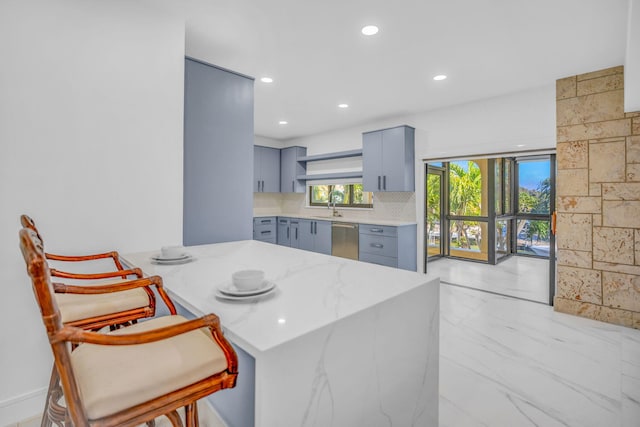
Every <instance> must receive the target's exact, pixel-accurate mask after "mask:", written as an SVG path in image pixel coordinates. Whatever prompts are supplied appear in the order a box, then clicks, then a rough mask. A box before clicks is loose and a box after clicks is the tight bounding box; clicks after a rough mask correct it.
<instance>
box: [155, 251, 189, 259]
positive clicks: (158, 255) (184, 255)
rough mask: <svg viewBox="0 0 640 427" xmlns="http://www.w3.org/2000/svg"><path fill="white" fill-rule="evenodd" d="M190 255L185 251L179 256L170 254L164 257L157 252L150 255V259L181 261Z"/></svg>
mask: <svg viewBox="0 0 640 427" xmlns="http://www.w3.org/2000/svg"><path fill="white" fill-rule="evenodd" d="M190 256H191V255H189V254H187V253H183V254H181V255H179V256H172V257H164V256H162V254H157V255H154V256H152V257H151V259H152V260H154V261H182V260H185V259H187V258H189V257H190Z"/></svg>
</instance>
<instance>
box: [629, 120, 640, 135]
mask: <svg viewBox="0 0 640 427" xmlns="http://www.w3.org/2000/svg"><path fill="white" fill-rule="evenodd" d="M631 123H632V125H631V134H632V135H640V117H634V118H633V121H632V122H631Z"/></svg>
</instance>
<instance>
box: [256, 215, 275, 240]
mask: <svg viewBox="0 0 640 427" xmlns="http://www.w3.org/2000/svg"><path fill="white" fill-rule="evenodd" d="M253 240H260V241H261V242H267V243H274V244H275V243H276V242H277V224H276V217H275V216H268V217H267V216H265V217H257V218H254V219H253Z"/></svg>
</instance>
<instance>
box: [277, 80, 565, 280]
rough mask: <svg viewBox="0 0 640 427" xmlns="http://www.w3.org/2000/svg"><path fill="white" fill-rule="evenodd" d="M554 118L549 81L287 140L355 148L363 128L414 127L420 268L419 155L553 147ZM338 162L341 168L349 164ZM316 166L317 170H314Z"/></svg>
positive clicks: (317, 150) (311, 149)
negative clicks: (530, 88) (483, 98)
mask: <svg viewBox="0 0 640 427" xmlns="http://www.w3.org/2000/svg"><path fill="white" fill-rule="evenodd" d="M479 84H480V83H479ZM555 121H556V117H555V82H553V83H551V84H550V85H549V86H545V87H542V88H536V89H532V90H528V91H524V92H520V93H515V94H509V95H505V96H501V97H496V98H491V99H486V100H482V101H478V102H473V103H469V104H464V105H459V106H454V107H450V108H446V109H441V110H436V111H430V112H425V113H422V114H415V115H409V116H401V117H396V118H393V119H387V120H382V121H377V122H374V123H367V124H364V125H361V126H356V127H353V128H349V129H343V130H339V131H334V132H328V133H324V134H319V135H314V136H311V137H305V138H297V139H293V140H289V141H287V146H290V145H301V146H305V147H307V153H308V154H309V155H311V154H321V153H326V152H333V151H342V150H349V149H356V148H361V147H362V132H367V131H371V130H376V129H383V128H387V127H392V126H397V125H402V124H407V125H409V126H413V127H415V128H416V193H415V202H416V220H417V222H418V254H417V262H418V270H420V269H421V266H423V264H424V263H423V256H424V251H423V248H422V240H423V239H422V235H423V233H424V229H423V228H424V227H423V225H422V224H421V222H422V219H423V218H424V162H423V159H428V158H437V157H454V156H469V155H474V154H487V153H501V152H514V151H524V150H536V149H547V148H555V145H556V128H555ZM518 145H521V146H520V147H519V146H518ZM336 166H338V165H337V164H336V163H334V164H330V165H327V166H325V167H324V169H325V170H326V171H329V170H332V171H336V170H338V169H340V167H336ZM342 166H344V169H345V170H346V169H349V168H350V167H351V166H353V165H352V164H349V165H342ZM315 172H316V173H319V171H318V170H316V171H315Z"/></svg>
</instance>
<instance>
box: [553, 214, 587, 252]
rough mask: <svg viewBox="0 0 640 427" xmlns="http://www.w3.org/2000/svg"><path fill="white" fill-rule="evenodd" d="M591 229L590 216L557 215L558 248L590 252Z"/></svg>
mask: <svg viewBox="0 0 640 427" xmlns="http://www.w3.org/2000/svg"><path fill="white" fill-rule="evenodd" d="M591 228H592V227H591V215H588V214H566V213H559V214H558V216H557V220H556V229H557V243H558V248H560V249H571V250H574V251H584V252H591V250H592V230H591Z"/></svg>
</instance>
